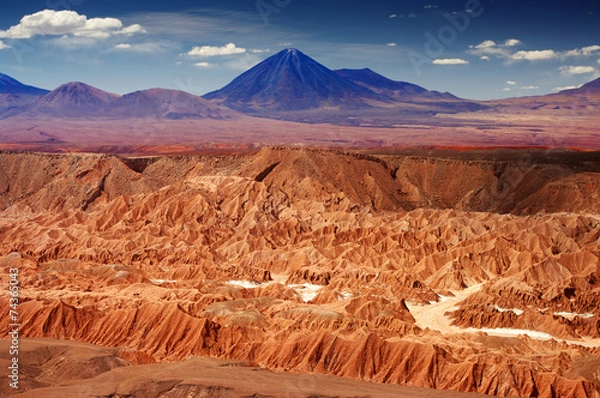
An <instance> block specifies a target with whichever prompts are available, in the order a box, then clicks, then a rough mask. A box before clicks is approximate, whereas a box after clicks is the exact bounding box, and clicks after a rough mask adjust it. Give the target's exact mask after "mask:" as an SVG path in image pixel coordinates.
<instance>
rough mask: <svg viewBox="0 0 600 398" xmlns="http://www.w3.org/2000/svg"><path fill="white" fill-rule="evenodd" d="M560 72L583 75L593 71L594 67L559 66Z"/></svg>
mask: <svg viewBox="0 0 600 398" xmlns="http://www.w3.org/2000/svg"><path fill="white" fill-rule="evenodd" d="M559 70H560V72H561V73H562V74H564V75H583V74H586V73H594V72H595V71H596V69H594V67H593V66H572V65H569V66H561V67H560V68H559Z"/></svg>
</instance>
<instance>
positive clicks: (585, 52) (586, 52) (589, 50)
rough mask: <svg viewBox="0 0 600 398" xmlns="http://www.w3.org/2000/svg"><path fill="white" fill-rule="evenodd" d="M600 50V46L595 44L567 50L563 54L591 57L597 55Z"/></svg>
mask: <svg viewBox="0 0 600 398" xmlns="http://www.w3.org/2000/svg"><path fill="white" fill-rule="evenodd" d="M598 52H600V46H598V45H593V46H587V47H582V48H574V49H572V50H569V51H566V52H565V53H564V54H563V55H564V56H565V57H589V56H592V55H595V54H596V53H598Z"/></svg>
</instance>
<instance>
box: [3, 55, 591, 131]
mask: <svg viewBox="0 0 600 398" xmlns="http://www.w3.org/2000/svg"><path fill="white" fill-rule="evenodd" d="M597 95H600V79H598V80H595V81H593V82H590V83H588V84H586V85H584V86H582V87H580V88H578V89H574V90H566V91H562V92H560V93H556V94H549V95H545V96H538V97H525V98H518V99H508V100H499V101H490V102H482V101H471V100H466V99H462V98H459V97H456V96H455V95H453V94H451V93H448V92H444V93H442V92H438V91H429V90H427V89H425V88H424V87H421V86H418V85H416V84H412V83H408V82H402V81H395V80H391V79H388V78H386V77H384V76H382V75H380V74H378V73H376V72H374V71H372V70H371V69H369V68H364V69H338V70H331V69H329V68H327V67H326V66H324V65H322V64H320V63H318V62H317V61H315V60H314V59H312V58H310V57H309V56H307V55H305V54H303V53H302V52H301V51H299V50H297V49H286V50H283V51H280V52H279V53H277V54H275V55H273V56H271V57H269V58H267V59H266V60H264V61H263V62H261V63H259V64H257V65H256V66H254V67H253V68H251V69H249V70H248V71H246V72H244V73H242V74H241V75H240V76H238V77H236V78H235V79H234V80H233V81H232V82H231V83H229V84H228V85H226V86H225V87H223V88H221V89H220V90H216V91H213V92H210V93H208V94H206V95H204V96H203V97H198V96H195V95H192V94H189V93H186V92H182V91H176V90H166V89H158V88H156V89H149V90H141V91H136V92H134V93H129V94H126V95H123V96H119V95H117V94H112V93H108V92H105V91H102V90H100V89H98V88H95V87H92V86H89V85H87V84H84V83H81V82H71V83H67V84H64V85H61V86H60V87H58V88H56V89H55V90H52V91H48V90H44V89H41V88H37V87H33V86H28V85H25V84H23V83H21V82H19V81H17V80H15V79H13V78H11V77H10V76H7V75H5V74H0V118H8V117H13V116H18V115H20V116H24V117H38V116H47V117H57V118H110V119H128V118H157V119H204V118H210V119H228V118H232V117H236V116H238V115H239V113H243V114H247V115H251V116H259V117H266V118H273V119H284V120H291V121H301V122H327V123H333V124H352V123H355V124H361V123H364V121H365V120H367V121H370V122H374V124H375V125H377V123H380V124H382V125H393V124H396V123H399V122H403V121H409V120H416V119H422V118H423V117H431V116H433V115H437V114H442V115H443V114H456V113H461V112H473V111H479V110H485V109H490V108H492V109H493V108H494V107H498V106H500V107H507V106H510V107H514V106H523V107H525V108H527V109H538V108H552V107H555V108H556V107H559V108H560V107H564V106H565V103H569V102H570V101H571V102H572V100H573V98H581V97H582V96H585V97H586V98H591V97H594V98H596V96H597ZM540 104H541V105H540ZM557 104H558V105H557ZM582 106H587V104H583V105H582ZM238 112H239V113H238Z"/></svg>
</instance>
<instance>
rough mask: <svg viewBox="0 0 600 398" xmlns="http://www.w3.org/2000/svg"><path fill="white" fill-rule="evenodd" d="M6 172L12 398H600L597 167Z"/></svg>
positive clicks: (420, 163)
mask: <svg viewBox="0 0 600 398" xmlns="http://www.w3.org/2000/svg"><path fill="white" fill-rule="evenodd" d="M282 123H283V122H282ZM0 169H1V170H2V171H3V172H2V174H0V269H1V271H2V273H3V278H2V284H1V286H0V289H2V291H3V292H8V289H9V286H8V274H9V270H10V269H14V268H17V269H18V280H19V292H20V297H19V300H20V304H19V307H18V312H19V323H20V366H21V367H20V371H21V378H20V384H19V390H18V391H14V390H13V389H11V388H9V386H8V383H7V382H6V380H4V382H3V383H1V384H0V396H7V395H9V394H13V393H15V392H17V393H20V395H17V396H22V397H40V396H43V397H47V398H50V397H79V396H86V397H191V396H200V397H402V396H406V397H419V396H422V397H425V396H427V397H438V396H439V397H442V396H445V397H454V396H456V397H462V396H465V397H467V396H478V395H480V394H489V395H497V396H523V397H530V396H539V397H594V398H597V397H599V396H600V311H599V303H600V162H599V161H598V153H597V152H591V151H587V152H586V151H571V150H544V149H519V150H514V149H494V150H491V149H487V150H479V151H458V150H446V151H443V150H433V149H421V150H416V149H414V150H408V149H407V150H389V151H383V150H378V151H375V150H372V151H360V152H358V151H341V150H325V149H308V148H298V147H296V148H292V147H263V148H262V149H252V150H245V151H238V152H236V153H234V152H232V151H225V152H222V153H216V152H214V151H213V152H212V153H209V154H205V155H202V154H197V155H185V156H183V155H182V156H166V155H160V156H158V155H157V156H150V155H143V154H138V156H128V157H120V156H116V155H106V154H90V153H61V154H48V153H45V154H44V153H34V152H2V153H0ZM0 311H2V312H3V313H8V312H9V299H8V295H7V294H4V293H3V294H2V296H1V297H0ZM0 319H1V323H0V328H1V329H2V330H5V329H6V330H8V329H9V327H8V324H9V323H10V320H9V319H8V318H7V317H2V318H0ZM9 344H10V342H9V340H8V339H2V340H0V367H2V368H3V369H7V367H8V365H9V364H10V361H11V358H10V356H9V354H8V345H9ZM433 389H437V390H450V391H436V390H433Z"/></svg>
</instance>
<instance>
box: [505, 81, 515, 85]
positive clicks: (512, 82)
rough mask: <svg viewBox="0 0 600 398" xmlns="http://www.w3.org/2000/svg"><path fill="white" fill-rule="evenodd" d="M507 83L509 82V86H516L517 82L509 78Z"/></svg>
mask: <svg viewBox="0 0 600 398" xmlns="http://www.w3.org/2000/svg"><path fill="white" fill-rule="evenodd" d="M506 84H508V85H509V86H516V85H517V82H515V81H513V80H507V81H506Z"/></svg>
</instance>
